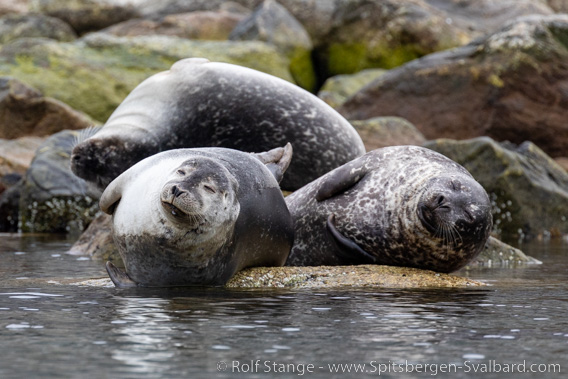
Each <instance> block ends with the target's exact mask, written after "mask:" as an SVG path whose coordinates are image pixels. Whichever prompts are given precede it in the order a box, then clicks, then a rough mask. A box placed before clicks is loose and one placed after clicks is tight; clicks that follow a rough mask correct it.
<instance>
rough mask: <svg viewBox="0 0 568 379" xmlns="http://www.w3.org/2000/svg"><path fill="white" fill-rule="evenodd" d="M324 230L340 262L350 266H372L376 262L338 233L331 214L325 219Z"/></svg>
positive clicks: (333, 216)
mask: <svg viewBox="0 0 568 379" xmlns="http://www.w3.org/2000/svg"><path fill="white" fill-rule="evenodd" d="M326 228H327V231H328V233H329V234H330V236H331V240H332V241H333V244H334V245H335V253H336V255H337V256H338V257H339V258H340V259H341V260H343V261H346V262H347V263H349V264H352V265H364V264H374V263H376V262H377V259H376V258H375V257H373V256H372V255H370V254H369V253H367V252H366V251H365V250H363V249H361V248H360V247H359V245H357V244H356V243H355V242H353V241H351V240H350V239H348V238H347V237H345V236H344V235H342V234H341V233H339V231H338V230H337V228H336V227H335V215H334V214H333V213H332V214H330V215H329V217H328V218H327V222H326Z"/></svg>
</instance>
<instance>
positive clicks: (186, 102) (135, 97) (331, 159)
mask: <svg viewBox="0 0 568 379" xmlns="http://www.w3.org/2000/svg"><path fill="white" fill-rule="evenodd" d="M288 142H290V143H292V146H293V147H294V158H293V160H292V163H291V164H290V167H289V169H288V170H287V172H286V175H285V177H284V179H283V181H282V183H281V186H282V188H284V189H288V190H294V189H297V188H299V187H301V186H302V185H304V184H306V183H309V182H310V181H311V180H314V179H316V178H318V177H319V176H321V175H323V174H325V173H327V172H329V171H331V170H332V169H334V168H335V167H338V166H340V165H342V164H344V163H347V162H348V161H350V160H352V159H354V158H356V157H358V156H361V155H363V154H364V153H365V148H364V146H363V142H362V141H361V138H360V137H359V135H358V134H357V132H356V131H355V129H354V128H353V127H352V126H351V124H349V122H348V121H347V120H345V118H343V117H342V116H341V115H339V113H337V112H336V111H335V110H334V109H332V108H331V107H330V106H328V105H327V104H326V103H324V102H323V101H322V100H320V99H319V98H317V97H316V96H314V95H312V94H310V93H309V92H307V91H305V90H303V89H301V88H300V87H298V86H296V85H294V84H292V83H289V82H287V81H285V80H282V79H279V78H276V77H274V76H271V75H268V74H265V73H262V72H259V71H256V70H252V69H249V68H245V67H241V66H237V65H232V64H228V63H218V62H209V61H208V60H206V59H201V58H189V59H184V60H181V61H179V62H176V63H175V64H174V65H173V66H172V67H171V68H170V70H169V71H165V72H161V73H159V74H156V75H154V76H152V77H150V78H148V79H146V80H145V81H143V82H142V83H141V84H140V85H138V86H137V87H136V88H135V89H134V90H133V91H132V92H131V93H130V94H129V95H128V96H127V97H126V98H125V99H124V101H123V102H122V103H121V104H120V105H119V106H118V108H117V109H116V110H115V111H114V113H113V114H112V115H111V116H110V118H109V119H108V121H107V122H106V124H105V125H104V126H103V127H102V129H101V130H100V131H99V132H97V133H96V134H95V135H93V136H92V137H90V138H87V139H86V140H85V141H83V142H81V143H80V144H78V145H77V146H75V148H74V149H73V154H72V158H71V168H72V170H73V172H74V173H75V174H76V175H77V176H79V177H81V178H83V179H86V180H87V181H90V182H94V183H97V184H98V185H99V186H100V187H101V189H104V187H105V186H106V185H107V184H108V183H110V181H112V180H113V179H114V178H115V177H117V176H118V175H120V174H121V173H122V172H123V171H124V170H126V169H127V168H128V167H130V166H132V165H133V164H134V163H136V162H138V161H139V160H141V159H143V158H145V157H148V156H150V155H153V154H155V153H158V152H160V151H165V150H170V149H177V148H188V147H190V148H191V147H227V148H232V149H237V150H241V151H246V152H261V151H267V150H270V149H273V148H276V147H279V146H284V145H285V144H286V143H288Z"/></svg>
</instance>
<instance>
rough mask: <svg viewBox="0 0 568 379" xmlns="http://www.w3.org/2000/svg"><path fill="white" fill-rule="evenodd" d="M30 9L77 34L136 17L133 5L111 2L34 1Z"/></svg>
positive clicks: (79, 0) (91, 0) (83, 0)
mask: <svg viewBox="0 0 568 379" xmlns="http://www.w3.org/2000/svg"><path fill="white" fill-rule="evenodd" d="M30 9H31V11H34V12H37V13H43V14H46V15H48V16H52V17H56V18H59V19H61V20H63V21H65V22H66V23H68V24H69V25H71V27H73V29H74V30H75V31H76V32H77V33H78V34H83V33H86V32H90V31H94V30H100V29H103V28H106V27H107V26H110V25H113V24H117V23H119V22H121V21H125V20H128V19H131V18H135V17H137V16H138V12H137V11H136V8H135V7H134V5H133V4H129V3H128V2H124V1H113V0H35V1H33V2H32V3H31V6H30Z"/></svg>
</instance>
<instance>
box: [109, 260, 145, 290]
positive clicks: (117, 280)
mask: <svg viewBox="0 0 568 379" xmlns="http://www.w3.org/2000/svg"><path fill="white" fill-rule="evenodd" d="M106 270H107V272H108V276H109V277H110V280H112V282H113V283H114V285H115V286H116V287H118V288H133V287H138V284H136V283H135V282H134V281H133V280H132V279H130V277H129V276H128V274H127V273H126V272H124V271H122V270H121V269H119V268H118V267H116V266H115V265H114V264H113V263H112V262H110V261H108V262H107V263H106Z"/></svg>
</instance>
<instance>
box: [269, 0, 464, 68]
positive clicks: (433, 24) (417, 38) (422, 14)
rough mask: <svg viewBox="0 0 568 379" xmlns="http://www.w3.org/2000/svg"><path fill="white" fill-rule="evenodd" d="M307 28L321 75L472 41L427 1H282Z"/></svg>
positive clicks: (392, 63)
mask: <svg viewBox="0 0 568 379" xmlns="http://www.w3.org/2000/svg"><path fill="white" fill-rule="evenodd" d="M280 2H281V4H282V5H283V6H284V7H286V8H287V9H288V11H290V13H292V14H293V15H294V16H295V17H296V18H297V19H298V20H299V21H300V22H301V23H302V24H303V25H304V27H305V28H306V30H307V31H308V33H309V34H310V36H311V37H312V42H313V43H314V45H315V55H314V56H315V58H316V61H317V67H316V71H318V72H321V73H322V78H323V79H325V78H327V77H330V76H334V75H339V74H351V73H355V72H358V71H361V70H363V69H366V68H372V67H381V68H391V67H396V66H399V65H401V64H402V63H404V62H407V61H410V60H412V59H415V58H418V57H420V56H423V55H426V54H429V53H431V52H434V51H439V50H444V49H448V48H451V47H454V46H459V45H462V44H464V43H467V42H469V41H470V36H469V32H468V31H466V30H460V29H459V28H457V27H455V26H453V25H450V24H448V23H447V22H446V19H447V15H446V14H445V13H444V12H442V11H440V10H438V9H436V8H434V7H432V6H430V5H428V4H427V3H426V2H425V1H423V0H405V1H400V0H383V1H368V0H344V1H327V0H314V1H305V0H304V1H302V0H280Z"/></svg>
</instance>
